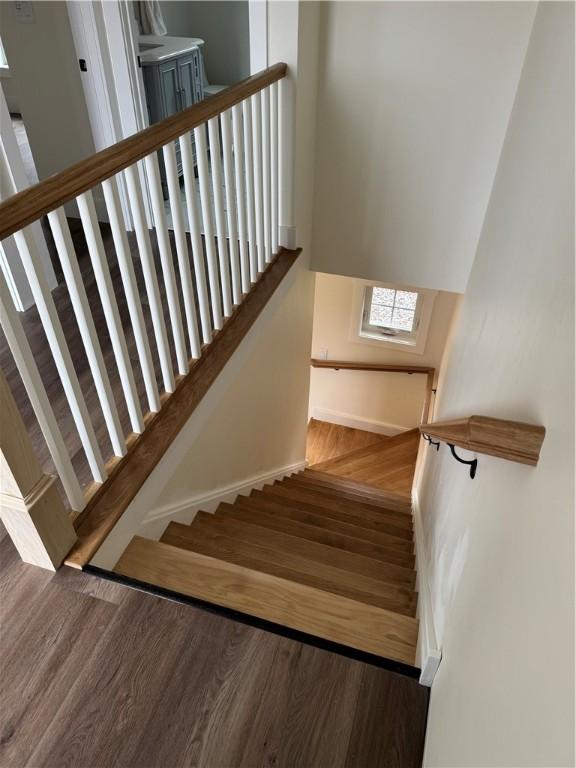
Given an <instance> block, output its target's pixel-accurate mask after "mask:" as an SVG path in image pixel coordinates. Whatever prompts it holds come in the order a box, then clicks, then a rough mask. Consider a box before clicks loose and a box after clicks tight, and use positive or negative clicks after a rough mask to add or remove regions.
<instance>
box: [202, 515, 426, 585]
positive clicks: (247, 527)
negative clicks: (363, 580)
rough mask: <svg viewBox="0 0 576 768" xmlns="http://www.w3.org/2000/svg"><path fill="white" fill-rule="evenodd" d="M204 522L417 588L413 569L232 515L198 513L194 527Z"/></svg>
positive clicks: (228, 532) (239, 536)
mask: <svg viewBox="0 0 576 768" xmlns="http://www.w3.org/2000/svg"><path fill="white" fill-rule="evenodd" d="M204 521H206V522H207V521H210V525H212V526H215V527H217V528H218V529H220V530H221V531H223V532H224V534H225V535H227V536H231V537H233V538H235V539H244V540H245V541H252V542H255V543H259V544H262V545H264V546H267V547H273V548H276V549H278V550H283V551H287V552H294V553H296V554H298V555H301V556H302V557H305V558H307V559H308V560H310V561H312V562H315V563H325V564H327V565H333V566H334V567H336V568H339V569H340V570H343V571H348V572H350V573H354V574H359V575H361V576H369V577H370V578H372V579H378V580H379V581H385V582H391V583H394V584H403V585H406V586H408V587H411V588H413V587H414V582H415V579H416V572H415V571H414V570H413V569H412V568H406V567H404V566H401V565H396V564H393V563H384V562H382V561H381V560H375V559H373V558H371V557H366V556H365V555H358V554H356V553H354V552H346V551H344V550H342V549H340V548H338V547H332V546H329V545H326V544H321V543H319V542H316V541H311V540H309V539H303V538H300V537H298V536H293V535H292V534H289V533H283V532H282V531H276V530H273V529H271V528H266V527H264V526H260V525H256V524H253V523H247V522H245V521H244V520H239V519H235V518H232V517H229V516H227V517H222V516H220V515H213V514H209V513H207V512H198V513H197V515H196V517H195V518H194V520H193V522H192V523H191V526H196V525H198V523H199V522H204Z"/></svg>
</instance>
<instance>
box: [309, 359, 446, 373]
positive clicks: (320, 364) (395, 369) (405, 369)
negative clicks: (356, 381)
mask: <svg viewBox="0 0 576 768" xmlns="http://www.w3.org/2000/svg"><path fill="white" fill-rule="evenodd" d="M310 364H311V366H312V368H333V369H334V370H336V371H340V370H350V371H384V372H386V371H387V372H388V373H426V374H428V373H434V370H435V369H434V368H430V367H429V366H426V365H387V364H384V363H358V362H355V361H353V360H318V359H316V358H314V357H313V358H312V360H311V361H310Z"/></svg>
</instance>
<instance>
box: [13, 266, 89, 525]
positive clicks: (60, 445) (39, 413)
mask: <svg viewBox="0 0 576 768" xmlns="http://www.w3.org/2000/svg"><path fill="white" fill-rule="evenodd" d="M0 298H1V301H0V324H1V325H2V330H3V331H4V336H5V337H6V341H7V342H8V346H9V347H10V350H11V352H12V356H13V358H14V362H15V363H16V367H17V369H18V372H19V373H20V378H21V379H22V382H23V384H24V387H25V389H26V392H27V394H28V397H29V399H30V403H31V404H32V409H33V411H34V413H35V415H36V419H37V420H38V424H39V425H40V429H41V430H42V434H43V435H44V439H45V440H46V445H47V446H48V450H49V452H50V456H51V457H52V461H53V462H54V466H55V467H56V472H58V476H59V478H60V480H61V482H62V486H63V487H64V492H65V493H66V496H67V497H68V501H69V502H70V506H71V508H72V509H73V510H74V511H75V512H81V511H82V510H83V509H84V506H85V505H86V501H85V499H84V494H83V493H82V489H81V487H80V483H79V482H78V479H77V477H76V473H75V472H74V468H73V467H72V462H71V461H70V457H69V455H68V451H67V449H66V444H65V443H64V440H63V438H62V433H61V432H60V429H59V428H58V424H57V422H56V418H55V416H54V411H53V410H52V406H51V405H50V401H49V399H48V395H47V394H46V390H45V389H44V385H43V383H42V379H41V377H40V372H39V371H38V367H37V365H36V362H35V360H34V355H33V354H32V350H31V349H30V345H29V344H28V339H27V338H26V334H25V333H24V330H23V328H22V325H21V323H20V318H19V317H18V312H17V311H16V308H15V307H14V304H13V302H12V298H11V296H10V291H9V288H8V286H7V284H6V281H5V279H4V276H3V274H2V272H1V271H0Z"/></svg>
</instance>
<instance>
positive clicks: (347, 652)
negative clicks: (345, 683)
mask: <svg viewBox="0 0 576 768" xmlns="http://www.w3.org/2000/svg"><path fill="white" fill-rule="evenodd" d="M83 570H84V573H91V574H93V575H94V576H99V577H100V578H102V579H106V580H108V581H113V582H116V583H117V584H124V586H126V587H131V588H132V589H138V590H140V591H141V592H147V593H148V594H150V595H155V596H156V597H163V598H166V599H168V600H173V601H174V602H177V603H183V604H184V605H192V606H194V607H195V608H199V609H200V610H203V611H209V612H210V613H215V614H217V615H219V616H223V617H225V618H227V619H231V620H232V621H237V622H239V623H240V624H247V625H248V626H250V627H256V629H263V630H265V631H266V632H270V633H271V634H274V635H280V636H281V637H287V638H288V639H290V640H296V642H298V643H302V644H303V645H311V646H313V647H314V648H320V649H321V650H323V651H329V652H330V653H337V654H339V655H340V656H346V657H347V658H349V659H354V660H355V661H361V662H362V663H364V664H370V665H371V666H373V667H379V668H380V669H386V670H388V671H389V672H396V673H397V674H399V675H404V676H405V677H411V678H413V679H415V680H417V679H418V678H419V677H420V670H419V669H418V667H412V666H410V664H402V662H400V661H393V660H392V659H384V658H382V657H381V656H376V655H375V654H373V653H368V652H366V651H360V650H358V649H357V648H350V647H349V646H347V645H342V644H341V643H335V642H332V641H331V640H324V639H323V638H321V637H316V636H315V635H309V634H307V633H306V632H300V631H299V630H297V629H291V628H290V627H285V626H283V625H282V624H275V623H274V622H272V621H266V619H260V618H258V617H257V616H251V615H250V614H248V613H242V612H240V611H235V610H233V609H232V608H224V607H223V606H221V605H217V604H216V603H209V602H207V601H206V600H199V599H198V598H196V597H189V596H188V595H182V594H181V593H180V592H174V591H172V590H171V589H164V588H163V587H157V586H155V585H154V584H148V583H147V582H145V581H138V579H131V578H129V577H127V576H121V575H120V574H118V573H113V572H112V571H107V570H105V569H104V568H98V567H97V566H95V565H90V564H88V565H85V566H84V569H83Z"/></svg>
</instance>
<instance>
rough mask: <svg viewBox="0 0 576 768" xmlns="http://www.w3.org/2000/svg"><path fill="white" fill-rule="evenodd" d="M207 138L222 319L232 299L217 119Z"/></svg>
mask: <svg viewBox="0 0 576 768" xmlns="http://www.w3.org/2000/svg"><path fill="white" fill-rule="evenodd" d="M208 136H209V139H210V168H211V171H212V191H213V194H214V213H215V216H216V235H217V240H218V261H219V263H220V284H221V286H222V307H223V310H224V317H230V315H231V314H232V299H231V297H230V258H229V256H228V243H227V237H226V220H225V216H224V200H223V197H222V164H221V159H220V134H219V132H218V118H217V117H214V118H212V120H209V121H208Z"/></svg>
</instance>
